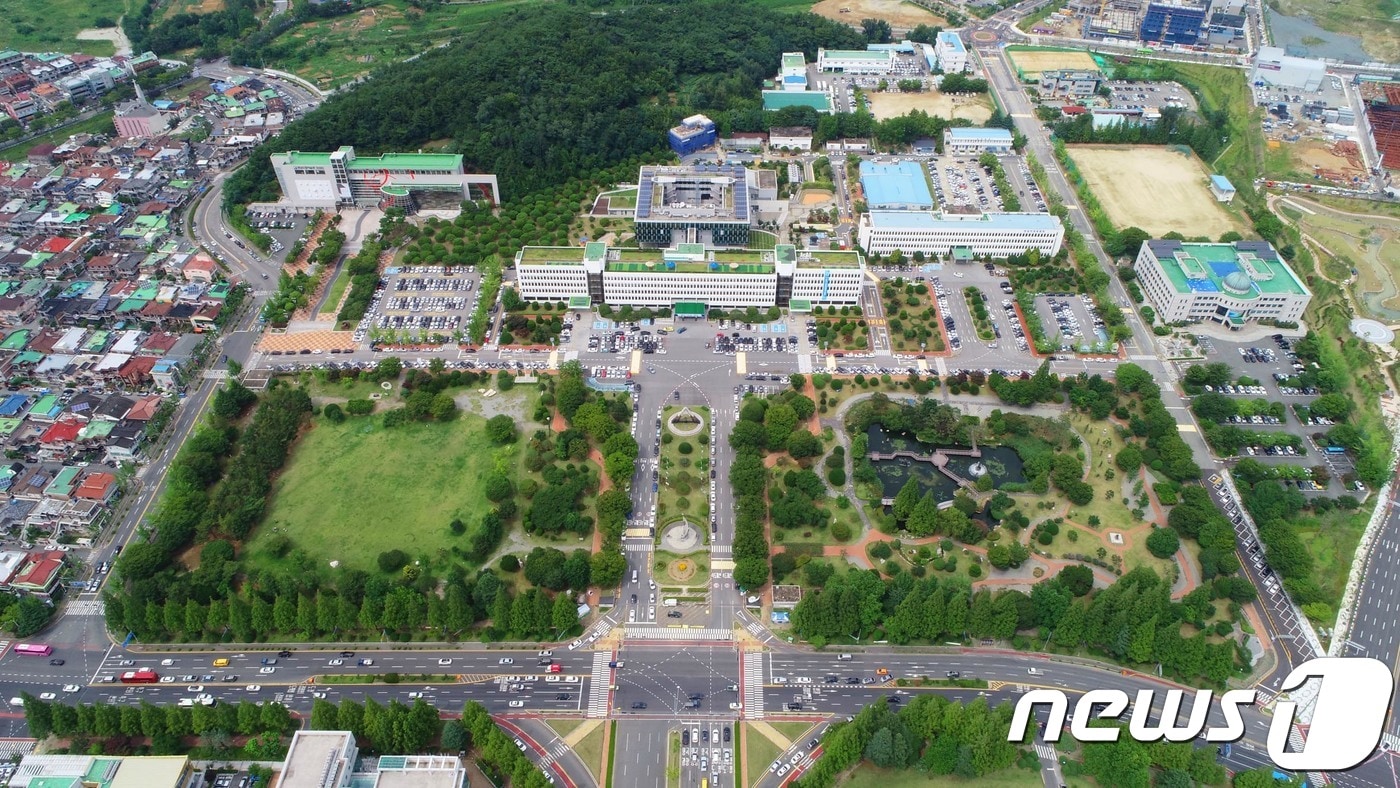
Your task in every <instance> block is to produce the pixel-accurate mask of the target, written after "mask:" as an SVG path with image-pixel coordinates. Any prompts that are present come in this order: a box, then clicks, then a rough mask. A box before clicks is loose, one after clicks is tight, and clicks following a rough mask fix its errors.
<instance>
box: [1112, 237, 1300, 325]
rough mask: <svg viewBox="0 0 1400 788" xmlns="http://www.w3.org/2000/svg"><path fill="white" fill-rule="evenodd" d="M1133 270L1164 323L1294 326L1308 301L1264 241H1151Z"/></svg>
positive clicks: (1277, 255) (1145, 246)
mask: <svg viewBox="0 0 1400 788" xmlns="http://www.w3.org/2000/svg"><path fill="white" fill-rule="evenodd" d="M1133 267H1134V269H1135V270H1136V271H1137V275H1138V282H1139V283H1141V285H1142V289H1143V292H1145V293H1146V294H1147V297H1148V298H1150V299H1151V300H1152V305H1153V307H1155V308H1156V310H1157V315H1158V317H1160V318H1161V319H1162V321H1163V322H1165V323H1175V322H1177V321H1182V320H1185V321H1191V322H1199V321H1202V320H1213V321H1215V322H1217V323H1220V324H1222V325H1225V326H1229V327H1230V328H1232V329H1239V328H1242V327H1244V325H1245V324H1246V323H1249V322H1251V321H1257V320H1260V319H1270V320H1274V321H1279V322H1285V323H1297V322H1300V321H1301V320H1302V319H1303V313H1304V312H1305V311H1307V308H1308V302H1309V301H1311V300H1312V292H1311V291H1309V290H1308V288H1307V286H1306V285H1304V284H1303V282H1302V280H1300V279H1299V278H1298V276H1297V275H1296V274H1294V273H1293V270H1292V269H1291V268H1289V267H1288V263H1286V262H1284V260H1283V258H1282V257H1280V256H1279V254H1278V252H1277V251H1276V250H1275V249H1274V247H1273V246H1272V245H1271V244H1269V243H1268V242H1267V241H1236V242H1235V243H1232V244H1209V243H1185V242H1182V241H1167V240H1151V241H1147V242H1145V243H1143V245H1142V248H1141V249H1140V250H1139V251H1138V256H1137V261H1136V262H1135V263H1134V265H1133Z"/></svg>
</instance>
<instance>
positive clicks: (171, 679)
mask: <svg viewBox="0 0 1400 788" xmlns="http://www.w3.org/2000/svg"><path fill="white" fill-rule="evenodd" d="M160 683H161V684H174V683H175V677H174V676H161V677H160Z"/></svg>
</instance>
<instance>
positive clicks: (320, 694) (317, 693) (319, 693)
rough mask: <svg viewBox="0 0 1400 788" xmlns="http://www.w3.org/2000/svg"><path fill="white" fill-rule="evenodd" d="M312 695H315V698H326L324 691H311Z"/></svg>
mask: <svg viewBox="0 0 1400 788" xmlns="http://www.w3.org/2000/svg"><path fill="white" fill-rule="evenodd" d="M311 697H313V698H324V697H326V693H324V692H313V693H311Z"/></svg>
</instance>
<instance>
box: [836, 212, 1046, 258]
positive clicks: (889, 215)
mask: <svg viewBox="0 0 1400 788" xmlns="http://www.w3.org/2000/svg"><path fill="white" fill-rule="evenodd" d="M858 237H859V238H860V248H861V249H863V250H865V253H866V254H881V255H884V254H889V253H890V252H893V251H895V250H899V251H901V252H903V253H904V254H906V255H909V254H913V253H915V252H923V253H924V254H926V255H930V254H934V255H950V254H953V253H954V250H958V251H959V252H960V253H965V254H970V255H977V256H984V257H1009V256H1011V255H1013V254H1025V253H1026V252H1028V251H1030V250H1031V249H1037V250H1039V251H1040V253H1041V254H1042V255H1049V256H1054V255H1056V254H1059V252H1060V245H1061V244H1062V243H1063V242H1064V239H1065V228H1064V225H1062V224H1060V219H1059V217H1058V216H1054V215H1052V214H1048V213H983V214H955V213H950V214H943V213H938V212H929V211H871V212H869V213H866V214H864V215H863V216H861V217H860V228H859V236H858Z"/></svg>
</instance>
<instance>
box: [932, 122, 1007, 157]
mask: <svg viewBox="0 0 1400 788" xmlns="http://www.w3.org/2000/svg"><path fill="white" fill-rule="evenodd" d="M1011 141H1012V138H1011V132H1009V131H1007V130H1006V129H998V128H951V129H944V130H943V152H944V153H1010V152H1011Z"/></svg>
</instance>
